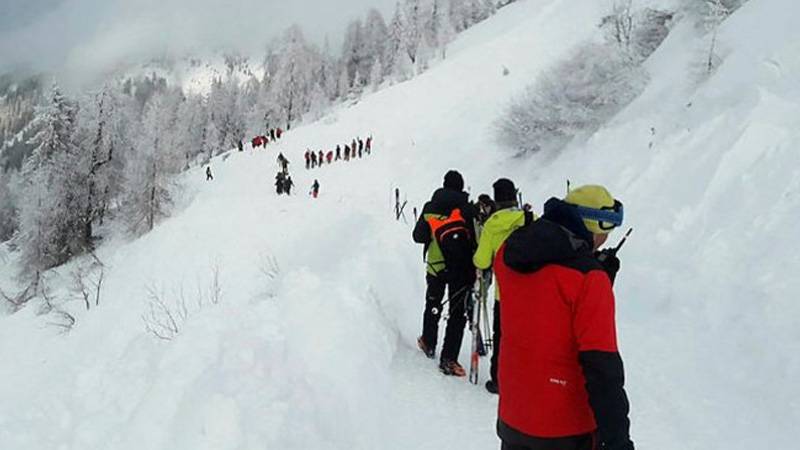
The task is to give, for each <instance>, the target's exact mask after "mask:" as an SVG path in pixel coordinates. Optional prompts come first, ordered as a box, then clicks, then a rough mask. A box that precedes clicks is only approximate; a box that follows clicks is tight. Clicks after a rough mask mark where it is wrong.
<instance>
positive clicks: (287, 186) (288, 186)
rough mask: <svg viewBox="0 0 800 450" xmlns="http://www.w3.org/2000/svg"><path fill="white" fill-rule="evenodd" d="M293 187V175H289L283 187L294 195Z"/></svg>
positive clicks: (287, 193)
mask: <svg viewBox="0 0 800 450" xmlns="http://www.w3.org/2000/svg"><path fill="white" fill-rule="evenodd" d="M293 187H294V181H292V177H291V176H287V177H286V180H285V181H284V182H283V188H284V190H285V191H286V195H292V188H293Z"/></svg>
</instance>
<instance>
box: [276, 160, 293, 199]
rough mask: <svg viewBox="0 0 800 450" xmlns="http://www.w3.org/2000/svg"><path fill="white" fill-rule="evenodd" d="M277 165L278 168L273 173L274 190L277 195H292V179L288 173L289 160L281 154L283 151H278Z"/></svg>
mask: <svg viewBox="0 0 800 450" xmlns="http://www.w3.org/2000/svg"><path fill="white" fill-rule="evenodd" d="M278 166H279V170H278V173H277V175H275V191H276V192H277V193H278V195H281V194H286V195H292V188H293V187H294V181H292V176H291V175H289V160H288V159H287V158H286V157H285V156H283V152H281V153H278Z"/></svg>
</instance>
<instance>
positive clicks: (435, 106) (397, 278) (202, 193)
mask: <svg viewBox="0 0 800 450" xmlns="http://www.w3.org/2000/svg"><path fill="white" fill-rule="evenodd" d="M602 3H603V2H596V1H589V0H587V1H574V0H527V1H521V2H518V3H516V4H514V5H512V6H509V7H508V8H505V9H503V10H502V11H501V12H500V13H499V14H498V15H497V16H496V17H494V18H492V19H490V20H489V21H487V22H486V23H484V24H481V25H479V26H477V27H475V28H474V29H471V30H469V31H468V32H467V33H466V34H465V35H464V36H463V37H462V38H461V39H460V40H459V41H458V42H456V43H455V44H454V46H453V48H452V49H451V51H450V52H449V57H448V60H447V61H445V62H443V63H441V64H440V65H439V66H437V67H435V68H434V69H432V70H430V71H429V72H426V73H425V74H423V75H421V76H420V77H418V78H417V79H415V80H412V81H410V82H407V83H403V84H400V85H397V86H394V87H392V88H389V89H386V90H384V91H381V92H378V93H376V94H374V95H371V96H369V97H366V98H364V99H363V100H362V101H360V102H359V103H358V104H356V105H353V106H351V107H347V108H341V109H339V110H337V111H335V112H334V113H333V114H331V115H330V116H328V117H326V118H324V119H323V120H322V121H321V122H319V123H316V124H311V125H308V126H305V127H301V128H298V129H296V130H292V132H291V133H289V134H287V135H286V137H285V139H284V140H283V141H282V142H281V143H280V144H279V145H278V147H277V148H276V147H272V148H271V149H270V150H268V151H267V152H256V153H253V152H249V151H248V152H244V153H238V152H233V153H231V154H230V156H229V157H228V158H227V159H225V160H223V159H222V158H219V159H217V160H215V161H214V162H213V169H214V172H215V177H216V179H215V181H214V182H213V183H205V182H204V181H203V176H202V173H201V172H202V169H199V168H198V169H197V170H195V171H192V172H190V173H188V174H187V175H186V178H185V180H184V185H185V191H186V205H185V208H184V209H183V210H182V211H181V212H180V213H179V214H177V215H176V216H175V217H173V218H171V219H169V220H167V221H165V222H164V223H163V224H162V225H160V226H158V227H157V229H156V230H154V231H153V232H151V233H150V234H148V235H147V236H145V237H143V238H141V239H139V240H136V241H134V242H126V241H124V240H119V241H117V242H111V243H108V244H106V245H105V246H104V247H103V248H101V249H100V251H99V256H100V258H101V259H102V260H103V261H104V262H105V263H106V264H107V266H108V273H107V279H106V284H105V290H104V292H105V294H104V297H103V300H102V304H101V306H100V307H99V308H95V309H94V310H92V311H90V312H81V311H80V304H79V302H73V303H72V306H73V310H72V311H74V312H75V314H76V315H77V316H78V324H77V327H76V328H75V329H74V330H73V331H72V332H71V333H70V334H68V335H66V336H64V335H58V334H57V333H56V332H55V330H54V328H53V327H51V326H48V325H47V324H46V322H47V321H48V319H43V318H42V317H37V316H36V315H35V311H34V310H33V308H29V309H26V310H23V311H22V312H20V313H18V314H16V315H14V316H9V317H3V318H0V356H1V357H2V360H3V363H2V365H0V380H3V382H2V383H0V399H2V402H0V448H13V449H20V450H26V449H37V450H39V449H81V450H83V449H122V450H126V449H167V448H169V449H193V450H194V449H205V448H207V449H256V448H270V449H272V448H276V449H277V448H280V449H284V448H286V449H307V448H314V449H344V448H348V449H351V448H356V449H361V448H385V449H395V448H396V449H441V448H460V449H479V448H497V446H498V442H497V439H496V437H495V435H494V420H495V408H496V399H495V398H492V397H490V396H488V395H487V394H486V393H485V392H484V391H483V390H482V389H481V388H475V387H472V386H470V385H468V384H466V383H465V382H464V381H462V380H453V379H445V378H444V377H442V376H440V375H439V374H438V373H437V372H436V371H435V364H434V363H432V362H430V361H428V360H426V359H424V358H423V357H422V356H421V355H419V353H418V352H417V351H416V350H415V348H414V339H415V337H416V335H417V333H418V332H419V328H420V315H421V314H420V313H421V309H422V303H423V289H424V280H423V266H422V262H421V254H420V253H421V251H420V249H419V248H418V247H417V246H415V245H413V244H412V243H411V241H410V225H407V224H403V223H402V222H401V223H397V222H394V221H393V220H392V217H391V206H392V200H393V199H392V195H393V194H392V192H393V189H394V188H395V187H400V188H401V189H402V191H403V195H404V196H407V197H408V200H409V203H410V205H417V206H421V205H422V202H424V200H425V199H426V198H427V197H428V196H429V195H430V193H431V192H432V190H433V189H434V188H435V187H436V186H438V185H439V183H440V182H441V176H442V175H443V173H444V172H445V171H446V170H447V169H449V168H453V167H455V168H459V169H460V170H461V171H462V173H463V174H464V176H465V178H466V180H467V184H468V185H469V186H470V187H471V190H472V192H473V194H477V193H479V192H484V191H489V190H490V186H491V182H492V181H493V180H494V179H495V178H497V177H499V176H509V177H511V178H512V179H514V180H515V181H517V182H518V184H519V185H520V187H521V188H522V190H523V192H524V193H525V195H526V200H528V201H531V202H533V203H534V204H535V205H536V206H537V207H539V206H540V205H541V203H543V202H544V201H545V200H546V199H547V198H548V197H549V196H551V195H562V194H563V191H564V185H565V180H566V179H567V178H570V179H571V180H572V181H573V182H574V183H584V182H599V183H604V184H607V185H608V186H609V188H610V189H611V190H612V192H614V193H615V194H616V195H618V196H619V197H620V198H621V199H622V200H623V201H624V202H625V205H626V209H627V210H628V217H629V219H628V220H629V222H630V224H631V226H634V227H635V228H636V232H635V234H634V236H633V237H632V238H631V241H630V243H629V244H628V246H627V247H626V248H625V250H624V251H623V255H622V257H623V271H622V272H621V274H620V277H619V281H618V285H617V290H618V298H619V302H618V304H619V307H618V308H619V311H618V315H619V327H620V345H621V348H622V352H623V357H624V358H625V361H626V368H627V375H628V387H629V395H630V397H631V402H632V420H633V429H632V431H633V435H634V439H635V440H636V441H637V444H638V447H639V448H654V449H676V450H677V449H681V450H682V449H708V448H732V449H751V448H791V447H792V445H791V443H790V441H789V438H790V430H791V426H792V424H794V423H796V422H797V420H798V419H800V411H798V404H797V401H796V400H795V399H797V398H798V393H800V392H798V388H797V387H796V386H795V385H794V383H793V380H794V379H795V378H797V376H798V375H800V367H798V364H797V362H796V360H795V361H793V360H792V356H793V355H795V354H797V350H800V338H799V337H798V332H797V330H796V328H795V327H794V326H793V325H794V322H795V321H794V320H793V318H792V316H793V314H792V313H794V312H796V311H797V308H796V307H793V305H792V299H793V296H792V293H794V292H797V291H798V288H800V286H798V283H799V282H798V281H797V280H796V279H794V278H792V276H791V275H793V274H796V273H798V269H800V260H799V259H798V256H797V251H796V249H795V248H796V247H795V246H794V245H792V244H791V242H792V240H791V236H790V233H791V230H793V228H794V227H793V225H794V220H795V218H796V217H797V214H796V211H797V210H798V206H800V205H798V203H800V197H799V195H800V191H799V190H800V166H798V165H797V156H798V153H797V150H796V148H797V145H798V143H799V142H798V141H799V140H800V126H798V125H800V123H798V122H799V121H800V119H798V117H800V115H798V114H797V113H798V108H800V106H799V105H800V90H798V87H797V83H796V80H797V79H798V74H800V57H798V56H797V55H800V53H798V51H797V50H798V45H799V44H798V43H800V39H798V38H800V32H798V31H796V30H794V29H793V28H792V27H791V25H792V24H791V23H790V21H791V16H792V15H791V14H788V13H787V11H796V10H797V6H796V5H794V4H793V2H791V1H790V0H761V1H758V2H750V3H749V4H748V5H746V6H745V7H744V8H743V9H742V10H740V11H739V12H737V13H736V15H734V17H732V18H731V19H730V20H729V22H727V23H726V25H725V28H724V30H723V32H722V35H721V42H722V46H723V49H724V51H725V63H724V64H723V66H722V67H720V68H719V70H718V71H717V73H716V74H715V75H714V76H713V77H712V78H711V79H709V80H707V81H706V82H704V83H703V84H696V83H695V82H694V81H693V80H692V79H691V77H690V73H691V72H692V71H691V70H690V66H691V65H692V64H693V63H694V61H695V59H696V58H697V49H699V48H701V47H702V45H703V42H704V41H702V40H701V39H700V37H699V36H697V35H696V32H695V31H694V29H693V28H692V27H690V26H687V25H681V26H679V27H678V28H677V29H676V30H675V31H674V33H673V34H672V35H671V36H670V38H669V39H668V40H667V42H665V44H664V46H663V47H662V48H661V49H660V50H659V51H658V52H657V53H656V54H655V55H654V56H653V58H652V59H651V60H650V61H649V62H648V69H649V70H650V71H651V73H652V76H653V80H652V82H651V84H650V86H649V88H648V90H647V91H646V92H645V93H644V94H643V95H642V97H641V98H640V99H639V100H637V101H636V102H635V103H634V104H632V105H631V106H630V108H628V109H627V110H626V111H624V112H623V113H622V114H621V115H620V116H619V117H617V118H615V120H614V121H613V122H612V123H611V124H609V126H608V127H606V128H604V129H603V130H601V131H600V132H599V133H597V135H595V136H593V137H592V139H590V140H589V142H587V143H576V145H575V146H574V148H571V149H570V150H569V151H568V152H565V153H564V154H563V155H561V156H559V157H557V158H552V157H546V158H545V157H533V158H530V159H529V160H524V161H523V160H509V159H508V156H507V155H506V154H505V153H503V152H502V151H501V150H498V149H497V147H496V145H495V144H494V143H493V136H492V123H493V122H494V120H495V119H496V117H497V116H498V115H499V114H500V112H501V111H502V110H503V107H504V106H505V104H506V103H507V101H508V100H509V98H511V96H513V95H515V94H516V93H517V92H519V91H520V90H521V89H522V88H523V87H524V86H525V85H526V84H528V83H529V82H530V81H531V80H532V79H533V78H534V77H535V76H536V74H537V73H539V72H540V71H541V70H543V69H545V68H546V67H547V66H548V65H549V64H551V63H553V62H554V61H556V60H557V59H558V58H559V57H560V56H562V55H564V54H566V53H567V52H568V50H569V49H570V48H571V47H572V46H574V45H575V44H577V43H579V42H581V41H582V40H585V39H599V36H598V32H597V29H596V27H595V25H596V24H597V22H598V20H599V18H600V17H601V16H602V14H603V12H604V9H603V5H602ZM503 66H506V67H508V69H509V70H510V74H509V75H508V76H503V73H502V72H503ZM689 104H691V106H690V107H687V105H689ZM651 128H654V129H655V130H656V131H655V135H652V134H651ZM370 133H371V134H372V135H373V136H375V139H376V150H375V152H374V154H373V155H372V156H370V157H369V158H367V159H363V160H358V161H353V162H350V163H348V164H346V165H345V164H339V165H336V166H332V167H323V168H322V169H315V170H314V171H312V172H306V171H305V170H304V169H302V168H301V167H300V166H301V164H302V161H301V160H302V152H303V151H305V149H306V148H307V147H310V148H313V149H315V150H316V149H319V148H330V147H331V146H333V145H335V144H336V143H343V142H345V141H349V140H350V139H351V138H352V137H354V136H356V135H362V136H365V135H367V134H370ZM651 141H652V142H653V146H652V148H649V147H650V145H649V144H650V142H651ZM278 150H280V151H283V152H284V154H286V155H288V156H289V157H290V159H291V160H292V166H291V169H292V172H293V178H294V180H295V183H296V184H297V185H298V194H299V195H297V196H295V197H293V198H285V197H282V198H277V197H276V196H275V195H274V188H273V187H272V181H273V177H274V174H275V171H276V164H275V156H276V153H277V151H278ZM315 178H317V179H319V181H320V183H321V185H322V188H321V197H320V198H319V199H317V200H315V201H314V200H311V199H310V198H308V197H307V196H306V195H304V194H305V193H306V192H307V188H308V186H310V184H311V183H312V182H313V180H314V179H315ZM271 258H274V260H275V261H277V265H278V267H279V269H278V270H277V271H273V272H272V275H273V276H268V275H265V274H264V273H263V272H264V270H263V269H269V267H270V264H269V262H268V261H269V260H270V259H271ZM213 266H216V267H218V268H219V277H220V283H221V290H222V294H221V300H220V302H219V304H211V303H210V302H208V301H206V302H205V305H204V306H202V307H200V306H196V305H194V302H195V300H196V298H197V295H196V294H195V292H196V291H197V289H198V286H199V287H200V289H207V288H208V287H209V286H210V283H211V279H212V276H211V274H212V272H211V269H212V267H213ZM6 267H8V266H6ZM9 270H10V269H9ZM6 272H7V271H6ZM59 272H60V274H61V279H58V278H57V277H55V278H54V280H53V282H52V284H53V285H54V286H58V285H59V283H61V284H62V285H66V283H67V282H68V280H67V274H68V272H69V268H63V269H62V270H60V271H59ZM267 272H269V270H267ZM147 287H151V288H154V289H156V290H159V291H160V292H161V293H162V294H163V297H165V298H171V299H174V298H176V297H179V296H180V292H181V291H183V293H184V296H185V297H187V298H188V299H189V304H190V306H189V311H190V315H189V318H188V319H187V320H186V321H185V322H182V324H183V325H182V331H181V333H180V335H179V336H178V337H177V338H176V339H175V340H173V341H169V342H163V341H159V340H157V339H155V338H153V337H152V336H151V335H149V334H147V333H146V332H145V330H144V324H143V322H142V320H141V315H142V314H144V313H146V311H147V309H146V307H147V297H148V294H147ZM62 295H63V294H62ZM464 350H466V345H465V349H464ZM462 362H466V358H465V354H462ZM484 373H485V371H484Z"/></svg>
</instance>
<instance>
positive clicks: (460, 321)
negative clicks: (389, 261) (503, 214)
mask: <svg viewBox="0 0 800 450" xmlns="http://www.w3.org/2000/svg"><path fill="white" fill-rule="evenodd" d="M463 189H464V179H463V178H462V177H461V174H459V173H458V172H456V171H455V170H451V171H449V172H447V174H446V175H445V176H444V183H443V186H442V187H441V188H440V189H437V190H436V192H434V193H433V197H432V198H431V200H430V201H429V202H427V203H426V204H425V206H424V207H423V208H422V213H421V214H420V217H419V219H418V220H417V224H416V226H415V227H414V233H413V237H414V242H416V243H418V244H423V245H424V246H425V247H424V248H425V260H426V262H427V275H426V281H427V290H426V292H425V311H424V313H423V318H422V336H420V337H419V339H417V345H418V346H419V348H420V350H422V352H423V353H425V355H426V356H427V357H428V358H434V356H435V354H436V344H437V340H438V332H439V318H440V316H441V309H442V300H443V299H444V294H445V289H447V291H448V298H447V302H448V312H449V317H448V319H447V329H446V330H445V337H444V345H443V347H442V353H441V357H440V362H439V370H441V371H442V373H444V374H445V375H455V376H459V377H463V376H465V375H466V372H465V371H464V368H463V367H462V366H461V365H460V364H459V363H458V354H459V351H460V350H461V341H462V339H463V337H464V326H465V325H466V322H467V316H466V314H467V310H466V303H467V301H468V299H469V295H470V294H471V290H472V285H473V284H474V282H475V266H474V265H473V264H472V257H471V255H472V253H473V252H474V250H475V248H476V247H477V246H476V244H475V228H474V219H475V208H474V206H473V205H472V204H470V202H469V195H468V194H467V193H466V192H464V191H463ZM456 209H458V210H459V211H460V212H461V215H462V217H463V219H464V223H465V224H466V227H467V229H468V234H470V236H468V239H469V245H470V246H471V251H470V252H469V255H467V256H466V257H464V258H463V259H464V260H463V261H461V260H456V261H452V260H451V261H450V262H448V263H447V264H445V256H444V255H443V253H442V250H441V249H440V247H439V245H438V243H437V242H436V240H435V239H434V237H433V231H432V229H431V225H430V221H431V220H445V219H447V218H448V217H450V216H451V214H452V213H453V212H454V210H456Z"/></svg>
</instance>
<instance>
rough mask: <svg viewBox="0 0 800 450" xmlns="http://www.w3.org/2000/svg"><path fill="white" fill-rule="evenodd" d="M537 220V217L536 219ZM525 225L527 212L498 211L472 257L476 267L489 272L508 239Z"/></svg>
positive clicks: (484, 228) (486, 224)
mask: <svg viewBox="0 0 800 450" xmlns="http://www.w3.org/2000/svg"><path fill="white" fill-rule="evenodd" d="M534 219H535V217H534ZM523 225H525V211H523V210H521V209H519V208H507V209H501V210H499V211H496V212H495V213H494V214H492V215H491V216H490V217H489V218H488V219H487V220H486V223H484V225H483V230H481V236H480V239H479V240H478V250H476V251H475V255H474V256H473V257H472V262H473V264H475V267H477V268H478V269H482V270H487V269H489V268H490V267H492V262H494V256H495V255H496V254H497V251H498V250H500V247H501V246H502V245H503V242H505V241H506V239H508V237H509V236H510V235H511V233H512V232H514V230H516V229H517V228H519V227H521V226H523ZM495 298H496V299H497V300H500V290H499V289H498V288H497V282H495Z"/></svg>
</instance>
